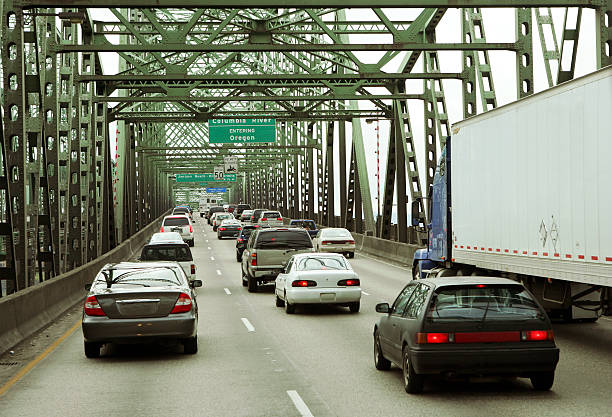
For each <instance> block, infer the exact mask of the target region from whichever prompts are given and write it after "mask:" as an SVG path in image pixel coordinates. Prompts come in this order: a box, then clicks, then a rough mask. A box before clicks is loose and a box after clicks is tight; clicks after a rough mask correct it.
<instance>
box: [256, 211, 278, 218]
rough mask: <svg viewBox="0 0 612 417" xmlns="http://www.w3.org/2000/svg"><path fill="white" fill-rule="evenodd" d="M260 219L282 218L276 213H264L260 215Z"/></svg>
mask: <svg viewBox="0 0 612 417" xmlns="http://www.w3.org/2000/svg"><path fill="white" fill-rule="evenodd" d="M261 217H266V218H268V217H271V218H274V219H276V218H277V217H282V216H281V214H280V213H279V212H278V211H266V212H265V213H264V214H262V215H261Z"/></svg>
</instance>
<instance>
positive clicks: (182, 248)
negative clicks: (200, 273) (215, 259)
mask: <svg viewBox="0 0 612 417" xmlns="http://www.w3.org/2000/svg"><path fill="white" fill-rule="evenodd" d="M140 259H141V260H142V261H177V262H187V261H192V260H193V257H192V256H191V250H189V246H187V245H151V246H145V247H144V248H143V249H142V254H141V255H140Z"/></svg>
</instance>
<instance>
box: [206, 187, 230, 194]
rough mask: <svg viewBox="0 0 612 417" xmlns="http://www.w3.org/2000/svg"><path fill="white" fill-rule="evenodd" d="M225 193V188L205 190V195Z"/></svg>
mask: <svg viewBox="0 0 612 417" xmlns="http://www.w3.org/2000/svg"><path fill="white" fill-rule="evenodd" d="M226 191H227V188H207V189H206V192H207V193H224V192H226Z"/></svg>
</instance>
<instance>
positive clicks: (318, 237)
mask: <svg viewBox="0 0 612 417" xmlns="http://www.w3.org/2000/svg"><path fill="white" fill-rule="evenodd" d="M320 240H321V231H320V230H319V232H318V233H317V235H316V236H315V237H314V239H312V246H314V248H315V251H317V252H319V241H320Z"/></svg>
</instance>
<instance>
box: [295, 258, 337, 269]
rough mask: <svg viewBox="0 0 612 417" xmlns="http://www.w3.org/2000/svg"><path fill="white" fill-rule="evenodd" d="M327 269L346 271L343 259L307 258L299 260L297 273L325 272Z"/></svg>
mask: <svg viewBox="0 0 612 417" xmlns="http://www.w3.org/2000/svg"><path fill="white" fill-rule="evenodd" d="M329 269H348V268H347V267H346V262H345V261H344V258H340V257H339V256H308V257H305V258H300V260H299V261H298V263H297V270H298V271H325V270H329Z"/></svg>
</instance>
